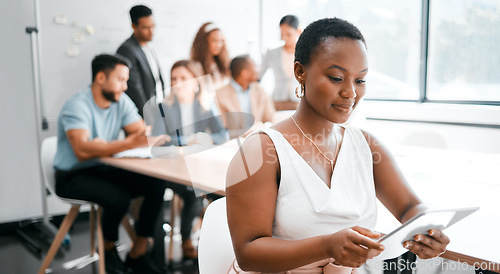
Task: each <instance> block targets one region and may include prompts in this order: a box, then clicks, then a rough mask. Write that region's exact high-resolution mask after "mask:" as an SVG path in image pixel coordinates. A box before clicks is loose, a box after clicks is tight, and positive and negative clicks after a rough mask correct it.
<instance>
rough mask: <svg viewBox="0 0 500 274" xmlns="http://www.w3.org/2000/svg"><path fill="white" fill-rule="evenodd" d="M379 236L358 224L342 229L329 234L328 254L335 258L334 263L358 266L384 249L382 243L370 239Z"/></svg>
mask: <svg viewBox="0 0 500 274" xmlns="http://www.w3.org/2000/svg"><path fill="white" fill-rule="evenodd" d="M380 236H381V235H380V233H375V232H372V231H371V230H369V229H366V228H363V227H359V226H354V227H351V228H346V229H343V230H341V231H338V232H336V233H333V234H331V235H330V237H329V240H330V242H329V244H328V247H327V251H328V256H330V257H331V258H333V259H334V260H335V262H334V264H337V265H341V266H345V267H353V268H358V267H360V266H362V265H363V264H364V263H366V261H367V260H368V259H371V258H374V257H376V256H378V255H379V254H380V253H381V252H382V250H384V246H383V245H382V244H380V243H378V242H376V241H374V240H372V239H377V238H379V237H380Z"/></svg>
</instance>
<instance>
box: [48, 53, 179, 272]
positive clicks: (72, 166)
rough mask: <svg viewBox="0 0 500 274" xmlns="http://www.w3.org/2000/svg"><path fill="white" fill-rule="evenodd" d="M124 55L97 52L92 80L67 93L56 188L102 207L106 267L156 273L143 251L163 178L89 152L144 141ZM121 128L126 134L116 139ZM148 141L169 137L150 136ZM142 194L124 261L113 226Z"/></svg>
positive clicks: (60, 128)
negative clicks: (128, 92)
mask: <svg viewBox="0 0 500 274" xmlns="http://www.w3.org/2000/svg"><path fill="white" fill-rule="evenodd" d="M128 66H129V65H128V63H127V61H126V60H124V59H122V58H120V57H118V56H112V55H98V56H96V57H95V58H94V60H92V85H91V86H90V87H89V88H87V89H85V90H83V91H81V92H79V93H78V94H76V95H74V96H73V97H72V98H70V99H69V100H68V101H67V102H66V104H65V105H64V107H63V109H62V110H61V113H60V115H59V118H58V134H57V137H58V140H57V153H56V156H55V159H54V168H55V169H56V192H57V194H58V195H60V196H61V197H66V198H71V199H79V200H85V201H91V202H94V203H96V204H99V205H100V206H102V208H103V215H102V229H103V235H104V249H105V261H106V262H105V264H106V272H107V273H128V271H129V268H131V269H132V270H134V271H136V272H138V273H159V272H160V271H159V269H158V268H157V267H156V266H155V265H154V264H153V263H152V262H151V261H150V260H149V258H148V257H146V256H145V252H146V247H147V242H148V241H147V237H150V236H153V232H154V228H155V227H154V225H155V222H156V219H157V216H158V213H159V211H160V210H161V205H162V201H163V194H164V191H165V185H164V182H163V181H161V180H158V179H154V178H151V177H147V176H144V175H140V174H136V173H133V172H129V171H125V170H121V169H118V168H114V167H110V166H106V165H103V164H100V163H99V161H97V160H95V159H94V158H97V157H102V156H111V155H113V154H115V153H118V152H121V151H124V150H128V149H132V148H137V147H145V146H147V145H148V139H147V138H148V137H146V135H145V126H144V122H143V120H142V119H141V117H140V116H139V114H138V112H137V108H136V107H135V106H134V103H133V102H132V100H130V98H129V97H128V96H127V95H126V94H123V92H124V91H125V90H126V89H127V80H128V75H129V67H128ZM121 129H123V130H124V131H125V133H126V134H127V137H126V138H125V139H123V140H117V138H118V134H119V132H120V130H121ZM149 138H152V139H153V140H149V141H151V142H153V143H162V142H166V141H168V140H169V139H170V137H169V136H166V135H162V136H157V137H149ZM138 196H143V197H144V202H143V204H142V208H141V211H140V214H139V223H138V225H137V226H136V227H137V238H136V240H135V241H134V243H133V245H132V249H131V250H130V252H129V253H128V255H127V259H126V261H125V264H124V263H123V262H122V261H121V259H120V257H119V256H118V253H117V251H116V247H115V241H117V240H118V228H119V225H120V222H121V220H122V219H123V217H124V215H125V213H126V212H127V210H128V208H129V204H130V200H131V199H132V198H134V197H138Z"/></svg>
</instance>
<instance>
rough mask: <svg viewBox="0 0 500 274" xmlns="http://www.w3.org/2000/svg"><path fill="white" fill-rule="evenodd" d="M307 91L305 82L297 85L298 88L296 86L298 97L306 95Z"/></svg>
mask: <svg viewBox="0 0 500 274" xmlns="http://www.w3.org/2000/svg"><path fill="white" fill-rule="evenodd" d="M299 89H300V92H299ZM305 92H306V87H305V86H304V84H300V85H298V86H297V88H295V96H297V98H299V99H300V98H302V97H304V94H305Z"/></svg>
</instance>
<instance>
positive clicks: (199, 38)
mask: <svg viewBox="0 0 500 274" xmlns="http://www.w3.org/2000/svg"><path fill="white" fill-rule="evenodd" d="M191 60H193V61H196V62H197V63H198V65H199V66H200V67H201V70H202V73H203V74H210V76H211V77H212V81H213V84H214V88H215V89H217V88H219V87H222V86H223V85H224V84H227V82H228V81H229V75H230V72H229V61H230V59H229V53H228V51H227V47H226V41H225V39H224V36H223V34H222V32H221V30H220V28H219V27H218V26H217V25H216V24H214V23H212V22H207V23H205V24H203V25H202V26H201V27H200V29H199V30H198V33H197V34H196V37H195V38H194V41H193V46H192V47H191Z"/></svg>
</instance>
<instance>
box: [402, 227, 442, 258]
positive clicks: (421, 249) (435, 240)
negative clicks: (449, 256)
mask: <svg viewBox="0 0 500 274" xmlns="http://www.w3.org/2000/svg"><path fill="white" fill-rule="evenodd" d="M428 233H429V235H422V234H418V235H415V237H414V238H413V241H406V242H404V243H403V246H404V248H406V249H408V250H410V251H411V252H412V253H413V254H415V255H417V256H418V257H419V258H420V259H430V258H434V257H437V256H439V255H441V254H443V253H444V252H445V251H446V246H447V245H448V244H449V243H450V239H449V238H448V236H446V235H445V234H444V233H443V232H442V231H441V230H438V229H431V230H429V231H428Z"/></svg>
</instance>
